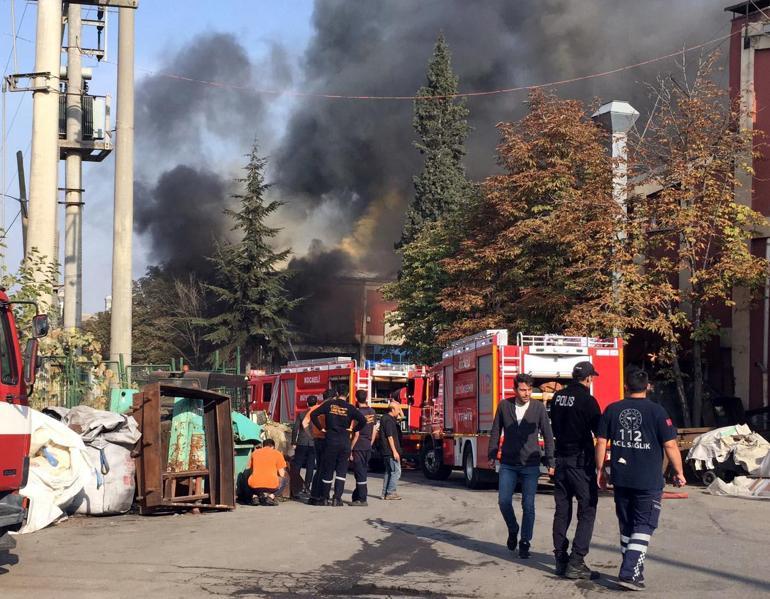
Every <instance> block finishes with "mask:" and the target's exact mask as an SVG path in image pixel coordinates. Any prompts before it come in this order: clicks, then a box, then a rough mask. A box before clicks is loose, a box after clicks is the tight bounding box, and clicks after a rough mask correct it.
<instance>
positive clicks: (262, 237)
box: [206, 144, 296, 366]
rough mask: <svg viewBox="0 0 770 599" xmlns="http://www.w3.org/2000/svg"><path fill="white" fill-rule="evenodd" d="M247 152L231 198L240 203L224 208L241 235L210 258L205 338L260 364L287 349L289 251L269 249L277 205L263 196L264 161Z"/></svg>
mask: <svg viewBox="0 0 770 599" xmlns="http://www.w3.org/2000/svg"><path fill="white" fill-rule="evenodd" d="M248 156H249V162H248V164H247V165H246V168H245V170H246V177H245V178H243V179H239V180H238V182H239V183H242V184H244V185H245V192H244V193H242V194H234V195H233V196H232V197H233V198H235V199H237V200H238V201H239V202H240V207H239V209H238V210H230V209H227V210H225V214H227V215H228V216H230V217H232V219H233V220H234V221H235V224H234V226H233V230H234V231H236V230H237V231H240V232H241V233H242V234H243V238H242V239H241V241H239V242H236V243H223V244H218V245H217V248H216V250H215V253H214V256H212V257H211V258H210V259H211V261H212V262H213V263H214V265H215V267H216V271H217V275H216V281H215V283H214V284H209V285H207V287H208V289H209V290H210V291H211V292H212V293H213V294H214V296H215V298H216V300H217V314H216V315H215V316H213V317H211V318H209V319H207V320H206V326H207V327H208V328H209V329H210V332H209V333H208V334H207V335H206V339H207V340H208V341H211V342H212V343H214V344H215V345H216V346H217V347H219V348H220V349H222V350H224V351H225V352H227V353H228V354H230V355H232V353H233V351H234V350H235V348H236V347H240V348H241V351H242V352H243V353H242V355H243V356H244V357H245V358H246V359H247V360H249V361H250V363H251V364H252V365H254V366H258V365H259V366H263V365H268V364H271V363H273V364H274V363H275V362H276V361H277V359H278V357H280V356H283V355H286V354H287V353H288V352H287V350H288V345H289V343H290V333H289V332H288V324H289V318H288V314H289V311H290V310H291V309H292V308H293V307H294V305H295V304H296V301H294V300H291V299H289V297H288V293H287V291H286V287H285V284H286V279H287V277H288V276H289V275H288V273H287V272H286V271H285V270H279V269H278V267H279V266H280V264H281V263H282V262H283V261H284V260H285V259H286V258H287V257H288V255H289V253H290V251H289V250H285V251H283V252H276V251H275V250H273V248H272V247H271V246H270V240H271V239H272V238H273V237H275V235H276V233H277V232H278V229H275V228H272V227H270V226H268V225H267V224H266V223H265V221H266V219H267V218H268V216H269V215H270V214H272V213H273V212H275V210H276V209H277V208H278V207H279V206H280V202H277V201H275V200H273V201H268V200H267V199H266V198H265V192H266V191H267V190H268V188H269V187H270V186H269V185H268V184H267V183H265V178H264V169H265V165H266V163H267V161H266V159H265V158H263V157H261V156H259V154H258V150H257V146H256V144H255V145H254V147H253V148H252V150H251V153H250V154H249V155H248Z"/></svg>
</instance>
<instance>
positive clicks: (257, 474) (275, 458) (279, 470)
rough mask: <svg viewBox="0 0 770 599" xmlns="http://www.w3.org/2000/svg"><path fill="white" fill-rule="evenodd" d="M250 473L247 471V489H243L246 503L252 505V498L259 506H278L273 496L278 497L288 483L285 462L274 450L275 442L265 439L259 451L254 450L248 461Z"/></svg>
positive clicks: (280, 454) (281, 455)
mask: <svg viewBox="0 0 770 599" xmlns="http://www.w3.org/2000/svg"><path fill="white" fill-rule="evenodd" d="M249 462H250V463H249V466H250V470H251V472H250V473H249V471H248V470H247V471H246V472H247V474H248V479H247V486H248V488H247V489H244V491H245V493H244V495H245V497H244V499H246V500H247V501H249V502H251V503H254V496H255V495H256V496H257V497H258V499H259V505H278V501H277V500H276V498H275V496H276V495H280V494H281V493H282V492H283V490H284V489H285V488H286V485H287V484H288V482H289V477H288V475H287V473H286V460H285V459H284V458H283V454H282V453H281V452H280V451H278V450H277V449H276V448H275V441H273V440H272V439H265V440H264V441H263V442H262V447H261V448H260V449H255V450H254V451H253V452H252V454H251V459H250V460H249Z"/></svg>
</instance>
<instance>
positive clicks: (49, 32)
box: [27, 0, 62, 311]
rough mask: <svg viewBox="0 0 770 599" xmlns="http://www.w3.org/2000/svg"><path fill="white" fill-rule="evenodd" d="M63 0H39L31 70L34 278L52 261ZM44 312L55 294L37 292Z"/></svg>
mask: <svg viewBox="0 0 770 599" xmlns="http://www.w3.org/2000/svg"><path fill="white" fill-rule="evenodd" d="M61 17H62V3H61V0H39V1H38V3H37V38H36V40H35V72H37V73H45V75H43V76H40V77H36V78H35V79H34V87H35V88H36V89H35V91H33V95H32V102H33V116H32V158H31V161H30V162H31V166H30V176H29V230H28V234H27V257H28V258H29V256H30V255H31V254H30V250H31V249H32V248H37V250H38V252H39V253H40V257H41V258H42V260H43V265H42V266H43V267H44V268H36V269H35V279H36V280H37V281H41V282H42V281H45V279H46V277H47V272H46V268H45V267H47V266H50V265H53V264H55V263H56V259H57V248H56V212H57V210H56V208H57V197H56V196H57V174H58V166H59V148H58V145H59V67H60V60H59V54H60V52H61V39H60V38H61V26H62V23H61ZM39 300H40V303H41V304H42V309H43V311H47V309H48V307H50V306H51V305H53V302H54V297H53V295H51V296H48V297H40V298H39Z"/></svg>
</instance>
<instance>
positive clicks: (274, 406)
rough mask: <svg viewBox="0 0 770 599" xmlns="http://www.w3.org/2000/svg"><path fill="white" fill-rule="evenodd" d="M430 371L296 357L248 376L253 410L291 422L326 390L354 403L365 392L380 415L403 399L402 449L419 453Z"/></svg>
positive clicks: (382, 364)
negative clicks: (270, 370) (273, 369)
mask: <svg viewBox="0 0 770 599" xmlns="http://www.w3.org/2000/svg"><path fill="white" fill-rule="evenodd" d="M426 372H427V370H426V369H425V368H424V367H419V366H415V365H401V364H390V363H385V362H367V363H366V364H365V365H364V366H363V367H360V366H359V365H358V363H357V361H356V360H354V359H353V358H346V357H341V358H318V359H313V360H294V361H291V362H289V363H288V364H287V365H286V366H284V367H283V368H281V371H280V372H278V373H275V374H264V373H257V372H254V373H252V374H251V375H250V377H249V385H250V387H251V392H250V395H251V406H250V407H251V411H252V413H253V412H255V411H259V410H264V411H266V412H267V414H268V415H269V416H270V418H271V419H272V420H274V421H276V422H284V423H291V422H293V421H294V419H295V418H296V415H297V413H298V412H302V411H304V410H306V409H307V400H308V397H310V396H311V395H315V396H316V397H318V398H319V400H320V398H321V396H322V395H323V393H324V391H325V390H326V389H330V388H332V389H335V390H337V391H341V392H342V393H343V394H345V395H346V396H347V397H348V400H349V401H350V402H354V401H355V392H356V391H358V390H360V389H363V390H365V391H366V392H367V397H368V401H369V405H370V406H371V407H372V408H374V410H375V411H376V412H378V413H379V414H383V413H385V412H386V411H387V409H388V400H389V399H390V398H396V399H398V400H399V401H400V402H401V404H402V410H403V412H404V420H403V421H402V423H401V429H402V438H401V442H402V449H403V450H404V453H405V454H406V455H407V456H409V455H413V456H414V457H415V458H416V457H417V453H418V451H419V442H420V439H421V437H422V435H421V433H420V421H421V415H422V404H421V398H423V397H425V391H424V385H425V381H426V376H425V375H426Z"/></svg>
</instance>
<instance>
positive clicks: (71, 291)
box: [64, 3, 83, 329]
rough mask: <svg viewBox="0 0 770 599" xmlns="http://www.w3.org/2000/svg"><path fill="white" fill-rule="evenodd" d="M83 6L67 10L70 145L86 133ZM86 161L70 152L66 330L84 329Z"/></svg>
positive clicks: (66, 182)
mask: <svg viewBox="0 0 770 599" xmlns="http://www.w3.org/2000/svg"><path fill="white" fill-rule="evenodd" d="M81 30H82V25H81V18H80V5H79V4H75V3H71V4H69V6H68V8H67V102H66V115H67V119H66V123H67V141H68V142H70V143H71V144H73V145H76V144H78V143H80V141H81V139H82V131H83V72H82V68H81V45H82V44H81ZM82 179H83V158H82V156H81V154H80V152H79V151H78V150H71V151H69V152H67V158H66V171H65V183H64V187H65V192H64V194H65V196H64V197H65V203H64V205H65V211H64V215H65V216H64V328H65V329H72V328H80V326H81V324H82V317H83V299H82V298H83V196H82V193H83V190H82Z"/></svg>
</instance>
